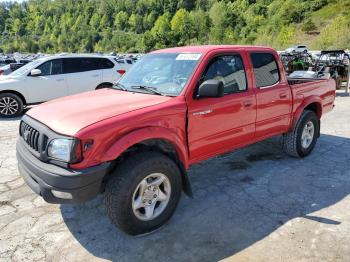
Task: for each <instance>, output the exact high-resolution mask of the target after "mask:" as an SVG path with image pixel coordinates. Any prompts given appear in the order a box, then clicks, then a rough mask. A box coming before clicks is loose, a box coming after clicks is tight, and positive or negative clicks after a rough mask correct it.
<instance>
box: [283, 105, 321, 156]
mask: <svg viewBox="0 0 350 262" xmlns="http://www.w3.org/2000/svg"><path fill="white" fill-rule="evenodd" d="M306 126H307V127H306ZM311 126H313V134H312V137H311V135H310V134H311V128H310V127H311ZM304 128H306V129H308V130H309V131H310V132H309V135H310V136H309V135H305V136H304V139H303V131H304ZM307 133H308V132H306V134H307ZM319 134H320V122H319V120H318V118H317V116H316V114H315V113H314V112H313V111H310V110H305V111H304V112H303V113H302V114H301V116H300V118H299V120H298V123H297V124H296V126H295V128H294V130H293V131H291V132H289V133H287V134H284V135H283V140H282V144H283V150H284V151H285V152H286V153H287V154H288V155H290V156H293V157H300V158H303V157H305V156H307V155H309V154H310V153H311V152H312V150H313V149H314V147H315V145H316V142H317V138H318V137H319ZM308 138H309V139H308Z"/></svg>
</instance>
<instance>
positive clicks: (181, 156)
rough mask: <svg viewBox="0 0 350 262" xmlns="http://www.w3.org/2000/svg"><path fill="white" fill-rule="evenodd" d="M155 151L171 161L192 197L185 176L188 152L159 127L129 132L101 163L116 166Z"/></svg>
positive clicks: (109, 150)
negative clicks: (106, 162) (177, 168)
mask: <svg viewBox="0 0 350 262" xmlns="http://www.w3.org/2000/svg"><path fill="white" fill-rule="evenodd" d="M142 150H143V151H147V150H148V151H156V152H159V153H162V154H164V155H166V156H168V157H169V158H170V159H172V160H173V161H174V162H175V163H176V164H177V166H178V167H179V170H180V172H181V175H182V185H183V190H184V192H185V193H186V194H187V195H188V196H190V197H192V190H191V186H190V182H189V179H188V176H187V171H186V170H187V168H188V153H187V152H188V151H187V145H186V144H183V142H182V140H181V139H180V137H178V136H177V135H176V134H175V133H173V132H171V131H170V130H167V129H166V128H161V127H148V128H142V129H139V130H136V131H134V132H131V133H129V134H127V135H125V136H123V137H122V138H121V139H118V140H117V142H115V143H114V144H113V145H112V146H111V147H110V148H109V149H108V150H107V152H106V154H105V159H103V161H111V160H112V161H113V163H114V165H118V163H119V162H120V161H122V160H123V159H125V158H126V157H129V156H130V155H132V154H133V153H135V152H139V151H142Z"/></svg>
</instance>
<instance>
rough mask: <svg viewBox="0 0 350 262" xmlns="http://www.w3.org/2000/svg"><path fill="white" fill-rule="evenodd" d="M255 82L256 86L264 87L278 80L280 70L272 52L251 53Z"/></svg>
mask: <svg viewBox="0 0 350 262" xmlns="http://www.w3.org/2000/svg"><path fill="white" fill-rule="evenodd" d="M250 57H251V61H252V64H253V72H254V77H255V84H256V87H257V88H266V87H270V86H273V85H275V84H277V83H278V82H279V81H280V72H279V69H278V64H277V61H276V59H275V56H274V55H273V54H272V53H251V54H250Z"/></svg>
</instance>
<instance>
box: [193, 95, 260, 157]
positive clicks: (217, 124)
mask: <svg viewBox="0 0 350 262" xmlns="http://www.w3.org/2000/svg"><path fill="white" fill-rule="evenodd" d="M255 118H256V102H255V94H254V92H253V91H246V92H243V93H237V94H230V95H226V96H224V97H221V98H204V99H198V100H197V101H195V102H194V103H192V105H191V108H189V112H188V142H189V149H190V158H191V160H192V161H193V162H197V161H200V160H202V159H205V158H207V157H210V156H212V155H216V154H218V153H222V152H226V151H228V150H230V149H233V148H235V147H238V146H240V145H244V144H247V143H249V142H250V141H251V140H252V139H253V138H254V133H255Z"/></svg>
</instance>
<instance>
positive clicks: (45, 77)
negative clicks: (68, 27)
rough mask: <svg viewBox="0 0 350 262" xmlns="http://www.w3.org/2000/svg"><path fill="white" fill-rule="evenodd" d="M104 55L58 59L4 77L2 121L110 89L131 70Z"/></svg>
mask: <svg viewBox="0 0 350 262" xmlns="http://www.w3.org/2000/svg"><path fill="white" fill-rule="evenodd" d="M129 67H130V66H129V65H125V66H124V65H121V64H119V63H117V62H116V60H114V59H113V58H111V57H107V56H100V55H57V56H50V57H44V58H40V59H38V60H35V61H33V62H30V63H28V64H27V65H25V66H23V67H22V68H20V69H18V70H16V71H15V72H13V73H11V74H10V75H7V76H0V117H13V116H18V115H20V114H21V113H22V111H23V109H24V107H26V106H28V105H32V104H37V103H41V102H45V101H49V100H51V99H55V98H58V97H63V96H67V95H72V94H76V93H81V92H85V91H90V90H95V89H100V88H105V87H110V86H112V85H113V83H114V82H115V81H117V80H118V79H119V78H120V77H121V75H122V74H124V73H125V71H126V70H127V69H128V68H129Z"/></svg>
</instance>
